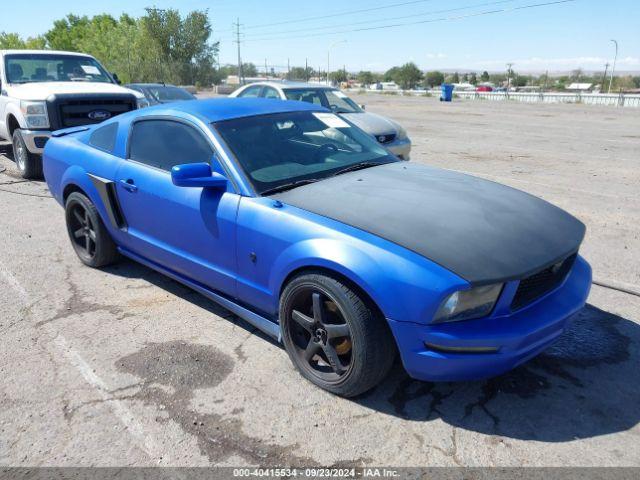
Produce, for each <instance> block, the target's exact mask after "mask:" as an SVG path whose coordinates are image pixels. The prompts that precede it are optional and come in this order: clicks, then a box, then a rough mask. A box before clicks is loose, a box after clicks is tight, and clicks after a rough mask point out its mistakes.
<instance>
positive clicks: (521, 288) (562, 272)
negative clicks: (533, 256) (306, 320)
mask: <svg viewBox="0 0 640 480" xmlns="http://www.w3.org/2000/svg"><path fill="white" fill-rule="evenodd" d="M576 255H577V254H575V253H574V254H573V255H571V256H569V257H567V258H566V259H564V260H562V261H561V262H558V263H556V264H554V265H551V266H550V267H547V268H545V269H544V270H541V271H539V272H538V273H534V274H533V275H531V276H530V277H527V278H523V279H522V280H520V285H518V289H517V290H516V294H515V295H514V297H513V300H512V301H511V310H512V311H514V310H519V309H521V308H523V307H526V306H527V305H529V304H530V303H532V302H533V301H535V300H537V299H538V298H540V297H541V296H543V295H544V294H546V293H549V292H550V291H552V290H555V289H556V288H557V287H559V286H560V284H561V283H562V282H563V281H564V279H565V278H566V277H567V275H568V273H569V271H570V270H571V267H572V266H573V262H575V260H576Z"/></svg>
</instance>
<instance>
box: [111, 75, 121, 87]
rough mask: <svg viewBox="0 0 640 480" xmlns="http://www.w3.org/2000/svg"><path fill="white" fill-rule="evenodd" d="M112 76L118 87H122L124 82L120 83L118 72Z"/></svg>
mask: <svg viewBox="0 0 640 480" xmlns="http://www.w3.org/2000/svg"><path fill="white" fill-rule="evenodd" d="M111 76H112V77H113V79H114V80H115V81H116V83H117V84H118V85H122V82H121V81H120V79H119V78H118V74H117V73H116V72H112V73H111Z"/></svg>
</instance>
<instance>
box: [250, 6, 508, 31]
mask: <svg viewBox="0 0 640 480" xmlns="http://www.w3.org/2000/svg"><path fill="white" fill-rule="evenodd" d="M516 1H517V0H499V1H495V2H484V3H476V4H474V5H466V6H464V7H457V8H447V9H444V10H431V11H429V12H421V13H413V14H411V15H402V16H399V17H390V18H382V19H376V20H363V21H360V22H349V23H343V24H340V25H324V26H320V27H307V28H298V29H295V30H285V31H277V32H261V33H256V34H253V35H258V36H264V35H282V34H287V33H298V32H309V31H313V30H327V29H332V28H338V27H348V26H354V25H367V24H371V23H378V22H388V21H392V20H403V19H405V18H416V17H423V16H425V15H436V14H438V13H451V12H458V11H460V10H467V9H470V8H478V7H488V6H491V5H501V4H504V3H513V2H516ZM251 36H252V34H249V38H251Z"/></svg>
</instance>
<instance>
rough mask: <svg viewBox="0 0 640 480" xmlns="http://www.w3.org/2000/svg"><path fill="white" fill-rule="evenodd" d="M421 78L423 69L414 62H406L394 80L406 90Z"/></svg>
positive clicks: (396, 73) (398, 70) (394, 76)
mask: <svg viewBox="0 0 640 480" xmlns="http://www.w3.org/2000/svg"><path fill="white" fill-rule="evenodd" d="M421 80H422V71H421V70H420V69H419V68H418V67H417V66H416V64H415V63H413V62H409V63H405V64H404V65H402V66H401V67H400V68H398V69H397V70H396V72H395V74H394V75H393V81H394V82H396V83H397V84H398V85H400V88H402V89H404V90H408V89H411V88H413V87H415V86H416V85H417V84H418V83H420V81H421Z"/></svg>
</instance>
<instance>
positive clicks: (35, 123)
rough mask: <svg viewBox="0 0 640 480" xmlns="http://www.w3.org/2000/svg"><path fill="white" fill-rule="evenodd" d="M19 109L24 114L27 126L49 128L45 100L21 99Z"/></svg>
mask: <svg viewBox="0 0 640 480" xmlns="http://www.w3.org/2000/svg"><path fill="white" fill-rule="evenodd" d="M20 110H22V114H23V115H24V119H25V122H26V124H27V128H49V115H47V103H46V102H30V101H25V100H21V101H20Z"/></svg>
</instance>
